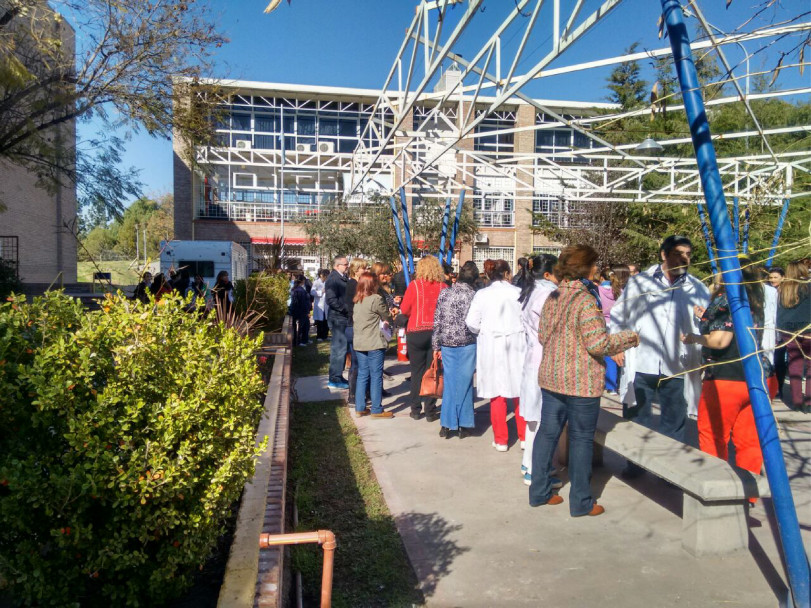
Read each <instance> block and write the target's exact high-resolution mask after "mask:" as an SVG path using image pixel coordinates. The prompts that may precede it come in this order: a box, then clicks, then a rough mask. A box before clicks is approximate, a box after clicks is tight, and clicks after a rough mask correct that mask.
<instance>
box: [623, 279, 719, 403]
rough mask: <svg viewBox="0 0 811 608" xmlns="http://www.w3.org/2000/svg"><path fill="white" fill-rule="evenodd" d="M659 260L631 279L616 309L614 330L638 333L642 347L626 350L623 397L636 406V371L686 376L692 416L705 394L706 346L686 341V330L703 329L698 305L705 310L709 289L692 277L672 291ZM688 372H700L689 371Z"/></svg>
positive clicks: (690, 331)
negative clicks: (703, 354)
mask: <svg viewBox="0 0 811 608" xmlns="http://www.w3.org/2000/svg"><path fill="white" fill-rule="evenodd" d="M658 268H659V265H658V264H656V265H654V266H651V267H650V268H648V269H647V270H646V271H644V272H642V273H640V274H638V275H636V276H634V277H631V279H630V280H629V281H628V284H627V285H626V286H625V289H624V290H623V292H622V294H621V295H620V297H619V298H618V299H617V303H616V304H614V307H613V308H612V309H611V324H610V332H611V333H612V334H614V333H618V332H620V331H623V330H625V329H632V330H634V331H635V332H637V333H638V334H639V340H640V343H639V346H637V347H635V348H630V349H628V350H626V351H625V367H624V368H623V373H622V381H621V383H620V386H619V393H620V399H621V400H622V402H623V403H625V404H627V405H635V404H636V396H635V394H634V387H633V382H634V376H635V375H636V373H637V372H642V373H648V374H662V375H665V376H673V375H680V374H681V375H683V377H684V398H685V400H686V401H687V412H688V414H690V415H692V416H695V415H696V413H697V411H698V398H699V396H700V395H701V369H700V366H701V347H700V346H699V345H696V344H682V342H681V340H680V337H681V334H689V333H693V334H697V333H699V327H698V318H696V316H695V314H694V313H693V307H694V306H700V307H702V308H706V306H707V304H709V299H710V292H709V290H708V289H707V287H706V285H704V283H702V282H701V281H699V280H698V279H697V278H695V277H694V276H692V275H689V274H688V275H687V277H686V278H685V280H684V282H683V283H681V284H679V285H678V286H677V287H676V288H673V289H671V288H670V287H669V283H668V282H667V279H664V280H663V281H660V280H657V279H655V278H654V273H655V272H656V270H657V269H658ZM687 370H695V371H691V372H689V373H686V374H685V373H684V372H686V371H687Z"/></svg>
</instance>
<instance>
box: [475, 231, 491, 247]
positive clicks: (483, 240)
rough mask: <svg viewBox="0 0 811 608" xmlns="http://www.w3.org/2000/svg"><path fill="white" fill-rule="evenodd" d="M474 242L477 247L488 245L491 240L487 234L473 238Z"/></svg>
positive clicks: (479, 234) (480, 234)
mask: <svg viewBox="0 0 811 608" xmlns="http://www.w3.org/2000/svg"><path fill="white" fill-rule="evenodd" d="M473 241H474V242H475V243H476V244H477V245H481V244H487V243H488V242H490V239H489V238H488V237H487V235H486V234H482V233H478V234H477V235H476V236H475V237H473Z"/></svg>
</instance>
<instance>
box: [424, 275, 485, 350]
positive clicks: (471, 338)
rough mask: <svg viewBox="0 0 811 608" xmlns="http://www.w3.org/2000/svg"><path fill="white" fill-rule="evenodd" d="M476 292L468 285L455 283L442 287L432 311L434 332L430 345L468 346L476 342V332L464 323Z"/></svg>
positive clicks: (436, 348) (434, 346)
mask: <svg viewBox="0 0 811 608" xmlns="http://www.w3.org/2000/svg"><path fill="white" fill-rule="evenodd" d="M474 295H476V292H475V291H473V288H472V287H471V286H470V285H466V284H465V283H456V284H455V285H454V286H453V287H451V288H450V289H443V290H442V292H441V293H440V294H439V299H438V300H437V302H436V311H435V312H434V334H433V335H432V336H431V347H432V348H433V349H434V350H439V348H440V347H441V346H452V347H455V346H468V345H470V344H475V343H476V334H474V333H473V332H472V331H470V329H468V327H467V324H466V323H465V317H466V316H467V311H468V309H470V303H471V302H472V301H473V296H474Z"/></svg>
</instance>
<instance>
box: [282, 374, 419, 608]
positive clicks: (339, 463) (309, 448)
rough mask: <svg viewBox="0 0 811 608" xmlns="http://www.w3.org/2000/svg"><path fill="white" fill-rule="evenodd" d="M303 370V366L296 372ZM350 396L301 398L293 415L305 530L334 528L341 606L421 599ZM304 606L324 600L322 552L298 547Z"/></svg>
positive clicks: (336, 599)
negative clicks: (354, 417) (353, 414)
mask: <svg viewBox="0 0 811 608" xmlns="http://www.w3.org/2000/svg"><path fill="white" fill-rule="evenodd" d="M297 371H298V370H297ZM350 416H351V410H350V409H349V408H347V407H346V406H345V405H344V402H343V401H327V402H320V403H299V404H295V406H294V408H293V411H292V416H291V433H290V436H291V443H290V464H291V468H290V470H289V473H288V480H289V485H288V491H289V492H290V493H291V495H293V496H295V497H296V503H297V505H298V516H299V525H298V530H299V531H310V530H318V529H329V530H332V531H333V532H334V533H335V535H336V537H337V539H338V549H337V550H336V553H335V573H334V585H333V602H332V605H333V606H335V608H343V607H347V608H349V607H352V608H355V607H364V606H369V607H377V606H381V607H382V606H394V607H397V606H412V605H414V604H421V603H422V600H421V594H420V591H419V589H418V586H417V579H416V576H415V575H414V572H413V570H412V569H411V565H410V564H409V562H408V558H407V556H406V552H405V548H404V547H403V544H402V541H401V540H400V536H399V535H398V533H397V529H396V527H395V525H394V518H393V517H392V516H391V514H390V513H389V510H388V507H387V506H386V502H385V500H384V499H383V493H382V492H381V491H380V486H379V485H378V483H377V479H376V478H375V475H374V472H373V470H372V465H371V463H370V461H369V458H368V456H367V455H366V452H365V450H364V449H363V444H362V442H361V438H360V435H359V434H358V431H357V429H356V428H355V425H354V424H353V422H352V419H351V418H350ZM292 561H293V567H294V569H296V570H298V571H300V572H301V573H302V582H303V587H304V605H305V606H316V605H318V598H319V594H320V589H321V562H322V551H321V549H320V547H317V546H306V545H303V546H298V547H293V552H292Z"/></svg>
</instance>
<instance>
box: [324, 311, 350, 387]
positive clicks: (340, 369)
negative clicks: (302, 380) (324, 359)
mask: <svg viewBox="0 0 811 608" xmlns="http://www.w3.org/2000/svg"><path fill="white" fill-rule="evenodd" d="M328 321H329V329H330V332H332V342H330V345H329V381H330V382H346V380H345V379H344V366H345V365H346V352H347V344H346V324H347V319H346V318H345V317H339V316H337V315H330V317H329V319H328Z"/></svg>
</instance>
